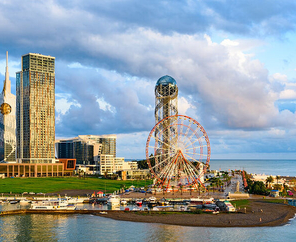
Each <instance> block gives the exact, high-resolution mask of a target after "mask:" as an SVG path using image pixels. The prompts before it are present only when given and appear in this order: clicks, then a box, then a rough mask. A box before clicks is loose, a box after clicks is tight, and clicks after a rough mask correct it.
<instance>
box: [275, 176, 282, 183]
mask: <svg viewBox="0 0 296 242" xmlns="http://www.w3.org/2000/svg"><path fill="white" fill-rule="evenodd" d="M275 179H276V184H279V179H281V177H280V176H276V177H275Z"/></svg>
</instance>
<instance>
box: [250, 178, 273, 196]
mask: <svg viewBox="0 0 296 242" xmlns="http://www.w3.org/2000/svg"><path fill="white" fill-rule="evenodd" d="M249 192H250V193H251V194H257V195H268V191H267V189H266V186H265V185H264V183H263V182H262V181H255V182H254V183H253V184H252V185H251V186H250V187H249Z"/></svg>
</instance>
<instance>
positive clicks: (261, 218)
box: [0, 200, 296, 228]
mask: <svg viewBox="0 0 296 242" xmlns="http://www.w3.org/2000/svg"><path fill="white" fill-rule="evenodd" d="M103 211H104V212H107V214H105V213H101V212H103ZM22 214H52V215H55V214H65V215H71V214H92V215H96V216H100V217H104V218H108V219H114V220H119V221H129V222H141V223H155V224H166V225H176V226H190V227H221V228H224V227H274V226H283V225H285V224H287V223H289V222H290V221H291V220H293V219H295V218H296V207H293V206H290V205H287V204H279V203H268V202H266V201H262V200H254V201H250V204H249V205H248V207H247V208H246V213H244V212H236V213H226V212H221V213H219V214H206V213H202V214H195V213H189V212H169V211H168V212H159V211H128V212H127V211H123V210H120V211H119V210H108V211H106V210H31V209H23V210H13V211H2V212H1V214H0V216H1V217H2V216H9V215H22Z"/></svg>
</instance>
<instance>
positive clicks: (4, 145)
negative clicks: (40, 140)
mask: <svg viewBox="0 0 296 242" xmlns="http://www.w3.org/2000/svg"><path fill="white" fill-rule="evenodd" d="M0 105H1V107H0V109H1V114H0V162H9V163H14V162H15V161H16V155H15V153H16V135H15V128H16V116H15V114H16V97H15V95H13V94H12V93H11V82H10V80H9V72H8V52H6V71H5V80H4V85H3V90H2V93H1V95H0Z"/></svg>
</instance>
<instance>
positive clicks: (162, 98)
mask: <svg viewBox="0 0 296 242" xmlns="http://www.w3.org/2000/svg"><path fill="white" fill-rule="evenodd" d="M177 114H178V86H177V82H176V81H175V79H174V78H172V77H171V76H167V75H166V76H163V77H161V78H159V79H158V81H157V83H156V86H155V123H156V124H157V123H159V122H160V121H161V120H162V119H164V118H167V117H169V116H172V115H177ZM174 121H175V120H174V119H167V120H166V121H165V122H161V124H160V125H159V126H158V128H157V129H156V130H155V142H158V143H159V145H158V147H159V149H158V150H157V154H158V158H159V159H157V160H167V159H169V152H170V149H171V148H172V147H174V143H175V142H176V140H177V139H178V137H177V135H175V133H176V131H175V128H174V127H171V128H168V127H169V126H171V125H172V123H173V122H174ZM161 130H165V133H164V134H162V135H160V136H159V135H158V134H159V132H160V131H161ZM157 160H156V161H155V162H157ZM156 165H157V164H156ZM162 168H163V167H162V165H159V166H158V169H162Z"/></svg>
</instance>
